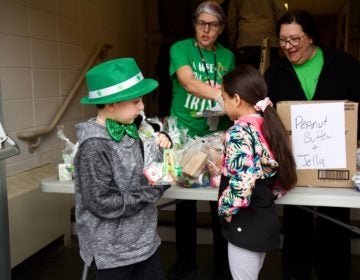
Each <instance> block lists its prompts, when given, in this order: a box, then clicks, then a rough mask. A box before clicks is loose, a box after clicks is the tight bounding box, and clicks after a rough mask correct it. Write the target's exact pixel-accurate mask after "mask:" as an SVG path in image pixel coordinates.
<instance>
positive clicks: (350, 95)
mask: <svg viewBox="0 0 360 280" xmlns="http://www.w3.org/2000/svg"><path fill="white" fill-rule="evenodd" d="M322 50H323V54H324V66H323V69H322V70H321V73H320V76H319V80H318V83H317V87H316V90H315V94H314V97H313V100H351V101H354V102H358V103H359V102H360V64H359V62H358V61H356V60H355V59H354V58H353V57H352V56H351V55H349V54H346V53H344V52H341V51H338V50H333V49H326V48H325V49H322ZM265 79H266V82H267V85H268V96H269V97H270V99H271V101H272V102H273V103H274V104H276V103H277V102H278V101H282V100H306V97H305V93H304V91H303V89H302V87H301V84H300V81H299V79H298V78H297V76H296V73H295V71H294V68H293V67H292V65H291V63H290V62H289V61H288V60H287V59H286V58H284V59H282V60H280V61H278V62H275V63H274V64H272V65H271V66H270V68H269V69H268V70H267V71H266V73H265ZM358 113H359V112H358ZM358 120H359V114H358ZM359 127H360V126H359V121H358V139H359Z"/></svg>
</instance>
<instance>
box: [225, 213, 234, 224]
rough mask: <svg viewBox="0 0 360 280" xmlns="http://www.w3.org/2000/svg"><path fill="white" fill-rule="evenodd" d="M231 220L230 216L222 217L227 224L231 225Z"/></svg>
mask: <svg viewBox="0 0 360 280" xmlns="http://www.w3.org/2000/svg"><path fill="white" fill-rule="evenodd" d="M231 218H232V215H231V216H229V217H224V219H225V220H226V221H227V222H228V223H231Z"/></svg>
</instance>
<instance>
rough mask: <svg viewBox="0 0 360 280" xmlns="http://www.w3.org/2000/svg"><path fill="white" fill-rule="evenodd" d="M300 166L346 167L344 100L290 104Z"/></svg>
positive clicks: (294, 140) (316, 167) (294, 139)
mask: <svg viewBox="0 0 360 280" xmlns="http://www.w3.org/2000/svg"><path fill="white" fill-rule="evenodd" d="M291 130H292V145H293V152H294V157H295V161H296V165H297V169H323V168H346V147H345V113H344V103H343V102H334V103H316V104H299V105H292V106H291Z"/></svg>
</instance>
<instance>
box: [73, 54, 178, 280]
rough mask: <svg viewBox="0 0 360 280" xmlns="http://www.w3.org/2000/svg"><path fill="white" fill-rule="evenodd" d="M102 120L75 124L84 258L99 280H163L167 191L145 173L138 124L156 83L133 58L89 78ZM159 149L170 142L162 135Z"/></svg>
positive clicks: (79, 225) (102, 66)
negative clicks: (160, 212)
mask: <svg viewBox="0 0 360 280" xmlns="http://www.w3.org/2000/svg"><path fill="white" fill-rule="evenodd" d="M86 82H87V86H88V90H89V94H88V96H86V97H83V98H82V99H81V101H80V103H82V104H95V105H96V106H97V109H98V112H97V116H96V118H92V119H90V120H88V121H87V122H83V123H79V124H77V125H76V128H77V136H78V141H79V149H78V151H77V153H76V156H75V159H74V166H75V201H76V207H75V209H76V210H75V216H76V227H77V234H78V239H79V245H80V255H81V258H82V259H83V261H84V262H85V263H86V264H87V265H88V266H90V265H93V267H95V269H96V276H97V279H101V280H104V279H112V280H115V279H122V280H123V279H154V280H163V279H164V274H163V271H162V268H161V264H160V256H159V246H160V237H159V236H158V234H157V232H156V227H157V209H156V205H155V203H156V202H157V201H158V200H159V199H160V197H161V196H162V194H163V193H164V191H165V190H166V189H167V188H168V187H169V186H168V185H150V184H149V183H148V181H147V179H146V177H145V175H144V174H143V168H144V158H143V155H144V150H143V145H142V142H141V140H140V139H139V135H138V131H137V127H136V125H135V124H134V120H135V119H136V118H137V117H138V116H139V115H140V112H141V111H142V110H143V109H144V103H143V101H142V96H144V95H145V94H148V93H150V92H152V91H153V90H154V89H155V88H156V87H157V85H158V83H157V81H155V80H152V79H144V77H143V75H142V73H141V71H140V69H139V68H138V66H137V64H136V62H135V60H134V59H132V58H121V59H115V60H111V61H107V62H105V63H102V64H99V65H97V66H95V67H94V68H92V69H90V70H89V71H88V72H87V74H86ZM156 141H157V143H158V145H159V146H160V147H161V148H169V147H170V146H171V140H170V139H168V137H167V136H166V135H165V134H162V133H159V134H158V137H157V139H156Z"/></svg>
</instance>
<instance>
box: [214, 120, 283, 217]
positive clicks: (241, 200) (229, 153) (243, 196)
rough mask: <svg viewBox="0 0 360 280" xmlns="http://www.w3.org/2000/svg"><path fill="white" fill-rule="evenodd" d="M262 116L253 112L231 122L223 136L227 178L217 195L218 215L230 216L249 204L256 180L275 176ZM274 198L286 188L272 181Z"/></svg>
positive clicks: (223, 171) (223, 163) (224, 164)
mask: <svg viewBox="0 0 360 280" xmlns="http://www.w3.org/2000/svg"><path fill="white" fill-rule="evenodd" d="M262 124H263V118H262V117H261V116H260V115H258V114H252V115H248V116H244V117H240V118H239V119H237V120H235V121H234V125H233V126H232V127H230V128H229V129H228V130H227V132H226V135H225V150H224V155H223V159H222V173H223V175H224V176H226V177H229V185H228V186H227V187H226V188H225V190H224V191H223V192H222V193H221V195H220V198H219V208H218V211H219V215H220V216H225V217H227V216H230V215H234V214H236V213H238V211H239V209H240V208H244V207H248V206H249V204H250V203H251V195H252V192H253V188H254V186H255V182H256V180H257V179H267V178H271V177H273V176H275V175H276V172H277V167H278V163H277V162H276V160H275V159H274V156H273V154H272V152H271V151H270V149H269V147H268V143H267V141H266V139H265V137H264V135H263V132H262ZM272 193H273V196H274V199H276V198H278V197H281V196H283V195H284V194H285V191H284V190H283V189H282V188H281V187H280V186H277V184H276V183H275V184H274V186H273V188H272Z"/></svg>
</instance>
